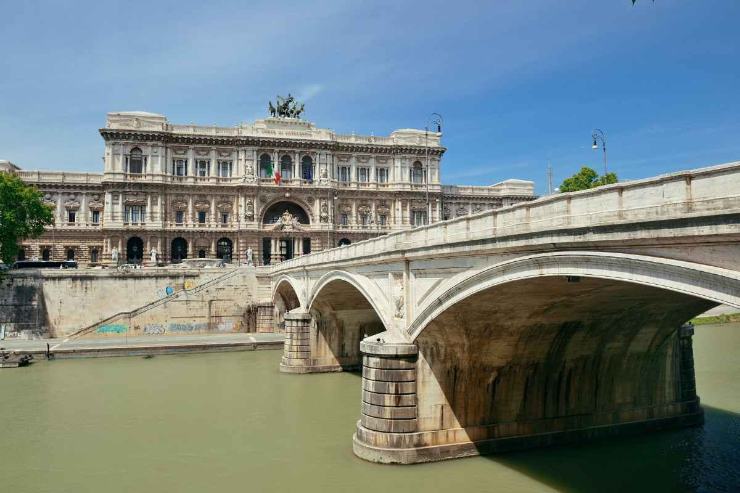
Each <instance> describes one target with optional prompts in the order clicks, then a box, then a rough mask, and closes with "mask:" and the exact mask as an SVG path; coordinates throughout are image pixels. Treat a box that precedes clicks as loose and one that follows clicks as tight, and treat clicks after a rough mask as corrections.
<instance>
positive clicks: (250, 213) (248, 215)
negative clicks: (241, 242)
mask: <svg viewBox="0 0 740 493" xmlns="http://www.w3.org/2000/svg"><path fill="white" fill-rule="evenodd" d="M244 219H246V220H247V221H254V202H252V200H251V199H250V200H247V205H246V208H245V212H244Z"/></svg>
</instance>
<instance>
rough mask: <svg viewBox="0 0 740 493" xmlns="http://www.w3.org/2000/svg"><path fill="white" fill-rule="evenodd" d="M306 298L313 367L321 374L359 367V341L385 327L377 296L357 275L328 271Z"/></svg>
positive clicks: (381, 330)
mask: <svg viewBox="0 0 740 493" xmlns="http://www.w3.org/2000/svg"><path fill="white" fill-rule="evenodd" d="M308 299H309V303H308V305H307V306H308V311H309V313H310V315H311V331H310V333H311V357H312V360H313V366H314V367H316V368H319V369H324V371H326V369H334V370H340V369H341V370H348V369H356V368H359V367H360V365H361V363H362V354H361V353H360V341H362V339H364V338H365V337H367V336H372V335H375V334H377V333H380V332H383V331H385V330H386V328H387V327H388V325H387V322H386V320H384V318H385V317H384V316H383V311H382V310H381V309H380V306H379V304H378V301H379V300H380V298H378V293H376V292H375V291H374V290H373V288H372V286H371V285H370V283H369V282H368V283H364V282H362V279H361V278H359V276H354V275H352V274H349V273H347V272H341V271H332V272H329V273H327V274H326V275H324V276H322V277H321V278H320V279H319V280H318V282H317V283H316V284H315V285H314V287H313V289H312V290H311V294H310V296H309V298H308Z"/></svg>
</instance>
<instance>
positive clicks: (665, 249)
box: [270, 163, 740, 463]
mask: <svg viewBox="0 0 740 493" xmlns="http://www.w3.org/2000/svg"><path fill="white" fill-rule="evenodd" d="M738 190H740V163H730V164H727V165H721V166H716V167H711V168H702V169H698V170H691V171H684V172H679V173H673V174H670V175H664V176H659V177H655V178H649V179H645V180H638V181H634V182H626V183H618V184H615V185H610V186H606V187H600V188H598V189H593V190H588V191H583V192H577V193H569V194H558V195H554V196H549V197H545V198H542V199H539V200H536V201H533V202H530V203H526V204H519V205H516V206H512V207H508V208H504V209H501V210H496V211H487V212H484V213H481V214H476V215H472V216H468V217H464V218H457V219H454V220H451V221H445V222H443V223H439V224H434V225H430V226H425V227H421V228H417V229H414V230H412V231H408V232H403V233H396V234H391V235H387V236H384V237H380V238H376V239H372V240H367V241H363V242H358V243H354V244H352V245H350V246H348V247H345V248H341V249H333V250H329V251H324V252H319V253H316V254H311V255H306V256H303V257H300V258H296V259H292V260H289V261H286V262H283V263H280V264H278V265H275V266H272V267H271V268H270V269H271V274H272V279H273V281H272V283H273V292H276V290H279V291H282V292H283V293H285V292H288V291H289V290H288V288H287V286H290V288H291V289H292V293H294V295H293V296H292V298H291V300H292V304H293V305H295V304H296V300H297V305H298V306H299V307H300V309H301V310H304V311H308V312H310V313H311V315H312V323H315V324H317V325H318V327H319V329H318V330H317V331H316V333H317V334H320V333H322V332H323V338H321V339H320V342H324V343H325V344H324V345H322V344H315V345H314V346H311V347H310V350H311V355H312V357H313V355H314V354H316V355H326V356H329V355H332V356H334V357H335V361H332V360H331V358H327V360H328V361H329V363H330V364H329V365H327V367H326V368H331V363H334V364H335V365H337V364H338V365H341V364H342V363H345V364H346V362H340V361H338V358H336V356H337V355H338V354H339V355H341V356H347V357H348V358H353V360H354V361H356V358H355V355H354V354H349V353H348V354H346V355H345V354H344V353H342V352H341V351H340V350H339V349H337V348H338V344H337V341H346V342H352V343H353V344H354V341H350V340H348V339H346V334H347V333H348V331H347V326H348V325H349V326H352V327H358V326H360V325H361V323H362V322H360V321H358V320H353V321H351V322H349V320H350V319H348V317H349V316H350V315H351V314H352V310H353V306H354V308H355V309H359V310H361V311H362V310H366V312H363V313H362V316H363V317H364V318H363V320H364V321H365V323H368V322H369V321H370V320H375V321H376V322H375V323H377V325H376V327H378V328H380V326H381V325H382V327H384V328H385V329H386V331H387V332H385V333H384V334H383V335H382V337H381V338H382V339H384V341H385V344H387V345H389V346H392V345H401V346H404V345H408V344H411V345H415V346H416V347H417V348H418V359H417V363H416V368H415V370H414V372H411V371H409V370H410V369H409V368H404V369H403V370H404V371H396V370H400V368H397V367H393V366H388V367H385V366H382V364H385V363H387V362H386V361H385V360H376V359H369V360H366V363H367V365H366V366H365V368H364V376H365V379H364V380H363V382H364V385H367V386H371V387H378V388H380V387H382V388H384V389H386V390H390V389H400V388H403V389H405V390H404V393H405V392H408V393H409V394H410V393H415V395H416V397H415V402H416V403H415V406H416V416H415V417H414V418H410V417H408V416H407V415H410V414H411V410H409V409H404V410H395V409H383V408H379V407H378V406H379V405H380V406H382V404H376V403H374V401H375V400H378V399H379V400H383V401H385V400H386V399H391V402H394V401H393V399H394V398H388V397H385V396H384V397H379V396H378V397H374V396H373V397H371V396H368V399H369V400H368V401H364V403H363V404H362V408H361V420H360V423H359V425H358V428H357V433H356V437H355V451H356V452H357V453H358V455H360V456H362V457H364V458H367V459H369V460H375V461H380V462H404V463H407V462H420V461H428V460H439V459H445V458H452V457H461V456H466V455H472V454H478V453H487V452H495V451H500V450H509V449H513V448H520V447H526V446H534V445H546V444H550V443H558V442H562V441H569V440H577V439H582V438H587V437H593V436H598V435H601V434H607V435H608V434H612V433H624V432H626V431H638V430H646V429H654V428H660V427H666V426H674V425H687V424H695V423H697V422H700V421H701V416H702V415H701V409H700V407H699V405H698V400H697V399H696V398H695V395H694V392H695V391H694V389H693V366H692V365H691V344H690V339H689V338H688V336H686V337H680V334H679V328H680V327H681V325H682V324H683V323H684V322H686V321H687V320H689V319H691V318H692V317H694V316H696V315H698V314H700V313H702V312H704V311H706V310H707V309H709V308H711V307H712V306H714V305H717V304H726V305H729V306H733V307H736V308H740V195H739V194H738V192H737V191H738ZM339 283H341V284H339ZM335 286H341V289H337V288H336V287H335ZM345 299H348V300H352V301H351V302H350V301H348V302H346V303H345V302H344V301H343V300H345ZM296 309H298V308H296ZM372 312H374V315H373V313H372ZM348 322H349V323H348ZM349 332H353V331H352V330H350V331H349ZM353 333H356V331H355V332H353ZM312 336H313V333H312ZM368 340H372V338H371V339H368ZM329 347H331V350H326V348H329ZM346 347H348V346H346ZM373 350H375V349H373ZM366 354H367V355H368V356H372V357H373V358H375V357H376V356H378V355H376V354H375V353H373V352H369V353H366ZM378 357H379V356H378ZM378 364H381V367H378V366H377V365H378ZM389 364H390V363H389ZM393 364H399V365H400V364H401V363H400V362H396V363H393ZM391 370H393V371H391ZM412 376H413V385H412V384H411V380H408V381H406V380H403V379H404V378H409V379H410V378H412ZM383 378H387V379H388V380H383ZM365 380H366V381H365ZM371 382H374V383H371ZM378 382H385V383H382V384H381V383H378ZM412 387H413V390H412ZM365 390H368V388H365ZM368 391H370V392H372V390H368ZM404 395H405V394H404ZM403 399H404V400H405V401H407V402H409V403H410V402H411V401H412V400H414V399H412V398H411V397H404V398H403ZM391 407H392V406H391ZM402 416H405V417H402ZM391 418H392V419H393V420H407V421H398V422H396V421H393V422H390V421H383V420H389V419H391Z"/></svg>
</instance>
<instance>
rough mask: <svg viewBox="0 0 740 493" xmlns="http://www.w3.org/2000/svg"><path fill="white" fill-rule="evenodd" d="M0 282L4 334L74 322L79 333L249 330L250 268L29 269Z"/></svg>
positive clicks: (55, 332)
mask: <svg viewBox="0 0 740 493" xmlns="http://www.w3.org/2000/svg"><path fill="white" fill-rule="evenodd" d="M0 282H1V283H2V289H0V323H2V324H3V325H4V326H5V335H6V337H7V338H15V337H20V338H34V337H64V336H68V335H70V334H73V333H76V332H78V331H80V330H81V329H89V330H85V331H84V332H85V335H86V336H111V335H112V336H117V335H121V334H122V333H124V332H125V333H128V334H129V335H162V334H173V335H177V334H187V333H201V332H238V331H254V329H255V327H254V325H255V323H252V324H251V326H250V324H249V318H248V317H249V315H250V314H249V313H248V310H249V308H250V307H252V306H253V305H255V304H256V299H255V298H256V294H257V293H256V292H257V284H258V281H257V279H256V274H255V270H254V269H246V268H245V269H227V270H224V269H199V270H193V269H177V268H173V269H142V270H137V271H133V272H118V271H115V270H92V269H87V270H61V271H56V270H33V271H17V272H11V273H10V274H9V275H8V276H7V277H6V278H5V279H3V280H2V281H0ZM204 286H205V287H204ZM254 318H256V317H254ZM100 322H103V323H100ZM96 324H97V325H96Z"/></svg>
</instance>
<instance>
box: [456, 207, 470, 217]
mask: <svg viewBox="0 0 740 493" xmlns="http://www.w3.org/2000/svg"><path fill="white" fill-rule="evenodd" d="M467 213H468V208H467V207H465V206H464V205H461V206H458V208H457V216H458V217H460V216H465V215H467Z"/></svg>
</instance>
